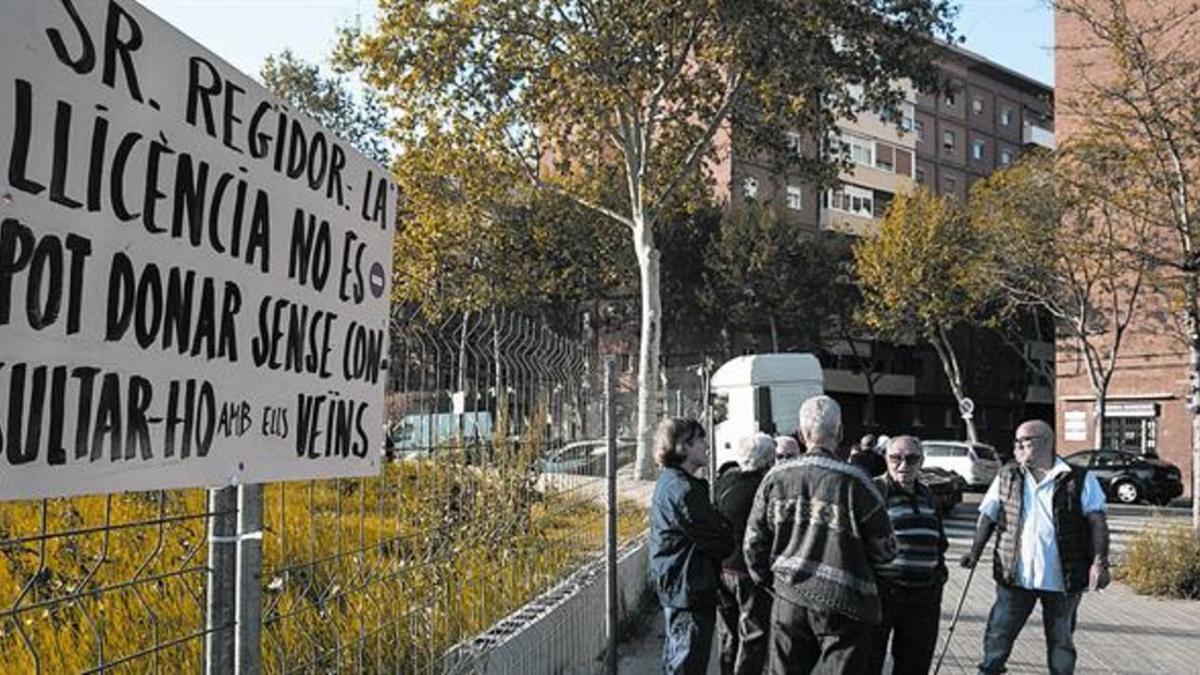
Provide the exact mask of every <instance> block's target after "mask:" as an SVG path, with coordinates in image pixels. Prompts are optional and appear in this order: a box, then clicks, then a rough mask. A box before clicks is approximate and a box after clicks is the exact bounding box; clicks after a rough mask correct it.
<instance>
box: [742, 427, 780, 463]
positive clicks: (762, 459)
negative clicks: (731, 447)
mask: <svg viewBox="0 0 1200 675" xmlns="http://www.w3.org/2000/svg"><path fill="white" fill-rule="evenodd" d="M774 461H775V439H774V438H771V437H770V436H768V435H766V434H764V433H761V432H760V433H757V434H751V435H750V436H746V437H744V438H742V439H741V440H739V441H738V443H737V462H738V465H739V466H741V467H742V471H758V470H759V469H765V468H767V467H769V466H771V464H772V463H774Z"/></svg>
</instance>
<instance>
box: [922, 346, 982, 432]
mask: <svg viewBox="0 0 1200 675" xmlns="http://www.w3.org/2000/svg"><path fill="white" fill-rule="evenodd" d="M929 343H930V344H932V345H933V349H934V351H936V352H937V355H938V359H939V360H940V361H941V362H942V371H943V372H945V373H946V380H947V382H948V383H949V384H950V392H951V393H952V394H954V400H955V402H956V403H958V406H959V410H961V409H962V402H963V400H964V399H966V398H967V396H966V393H965V392H963V386H962V371H961V370H960V369H959V367H958V357H957V356H955V354H954V345H952V344H951V343H950V337H949V336H948V335H947V334H946V331H945V330H943V329H941V328H938V329H937V332H936V334H934V335H932V336H930V338H929ZM963 422H964V423H965V424H966V427H967V440H968V441H969V442H971V443H975V442H977V441H978V440H979V435H978V434H977V433H976V431H975V418H974V416H963Z"/></svg>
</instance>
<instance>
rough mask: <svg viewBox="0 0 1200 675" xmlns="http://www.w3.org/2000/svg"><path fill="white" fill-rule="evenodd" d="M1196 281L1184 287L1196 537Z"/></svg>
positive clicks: (1199, 412) (1199, 506) (1199, 359)
mask: <svg viewBox="0 0 1200 675" xmlns="http://www.w3.org/2000/svg"><path fill="white" fill-rule="evenodd" d="M1198 290H1200V289H1197V282H1196V278H1195V276H1191V277H1190V278H1189V279H1188V282H1187V284H1186V287H1185V293H1186V295H1187V314H1186V315H1185V322H1186V329H1187V334H1188V384H1189V392H1188V399H1187V401H1188V410H1189V411H1190V412H1191V413H1192V529H1193V530H1195V532H1196V535H1197V536H1200V306H1198V298H1197V291H1198Z"/></svg>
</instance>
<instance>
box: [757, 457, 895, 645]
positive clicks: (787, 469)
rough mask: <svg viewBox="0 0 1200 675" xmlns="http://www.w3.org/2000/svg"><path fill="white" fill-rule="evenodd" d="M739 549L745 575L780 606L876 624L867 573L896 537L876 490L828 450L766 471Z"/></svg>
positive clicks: (875, 597)
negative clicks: (769, 587) (768, 590)
mask: <svg viewBox="0 0 1200 675" xmlns="http://www.w3.org/2000/svg"><path fill="white" fill-rule="evenodd" d="M744 548H745V553H746V565H747V567H748V568H749V571H750V575H751V576H752V577H754V579H755V580H756V581H757V582H759V583H763V584H766V583H770V584H772V586H773V587H774V589H775V593H776V595H778V596H780V597H781V598H783V599H784V600H787V601H790V602H794V603H796V604H798V605H803V606H805V607H808V608H810V609H814V610H817V611H822V612H831V613H837V614H841V615H844V616H846V617H849V618H851V619H853V620H855V621H862V622H865V623H869V624H878V623H879V621H880V618H881V617H880V604H879V592H878V589H877V588H876V586H875V573H874V570H873V568H874V567H875V565H878V564H881V563H884V562H887V561H888V560H891V559H892V558H893V557H894V556H895V555H896V539H895V537H894V536H893V534H892V526H891V523H890V522H889V521H888V517H887V512H886V510H885V509H884V506H883V499H882V498H881V497H880V495H879V491H878V490H877V489H876V488H875V485H874V484H873V483H872V482H871V480H870V479H869V478H867V476H866V474H864V473H863V472H862V471H861V470H860V469H858V468H857V467H854V466H851V465H850V464H847V463H845V462H842V461H840V460H838V459H837V458H836V457H834V456H833V455H832V454H830V453H829V452H828V451H827V450H824V449H821V448H815V449H813V450H810V451H809V452H808V453H806V454H804V455H802V456H801V457H799V458H797V459H794V460H790V461H787V462H784V463H782V464H777V465H775V467H774V468H773V469H771V471H769V472H768V473H767V476H766V478H764V479H763V482H762V485H761V486H760V487H759V490H758V493H757V494H756V495H755V498H754V507H753V508H752V509H751V511H750V519H749V522H747V524H746V539H745V545H744Z"/></svg>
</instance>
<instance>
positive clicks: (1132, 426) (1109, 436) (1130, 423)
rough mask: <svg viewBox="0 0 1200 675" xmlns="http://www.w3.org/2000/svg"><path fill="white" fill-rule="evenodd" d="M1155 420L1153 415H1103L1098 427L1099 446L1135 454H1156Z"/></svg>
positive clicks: (1156, 433) (1156, 435) (1156, 427)
mask: <svg viewBox="0 0 1200 675" xmlns="http://www.w3.org/2000/svg"><path fill="white" fill-rule="evenodd" d="M1157 422H1158V420H1157V419H1155V418H1153V417H1112V416H1105V418H1104V424H1103V425H1102V426H1101V429H1100V434H1101V437H1102V440H1101V443H1100V447H1102V448H1105V449H1106V450H1119V451H1123V452H1132V453H1134V454H1136V455H1149V454H1157V450H1156V448H1157V446H1158V431H1157V430H1158V424H1157Z"/></svg>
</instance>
